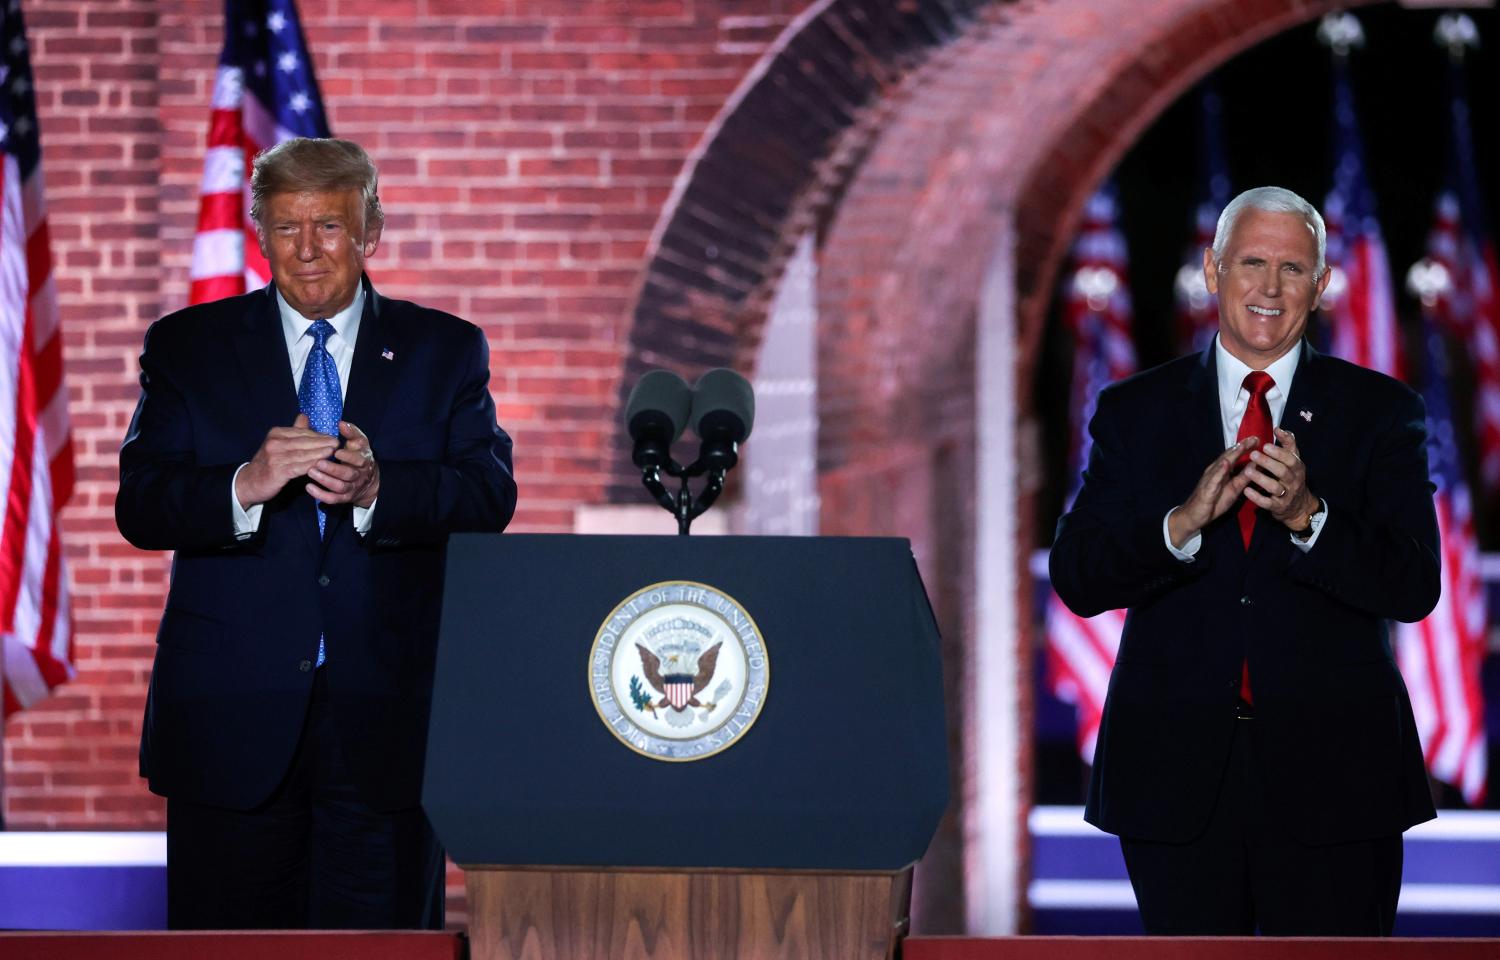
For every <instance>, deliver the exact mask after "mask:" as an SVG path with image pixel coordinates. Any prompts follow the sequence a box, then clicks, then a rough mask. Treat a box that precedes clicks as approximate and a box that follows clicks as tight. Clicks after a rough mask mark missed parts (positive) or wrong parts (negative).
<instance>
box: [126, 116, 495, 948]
mask: <svg viewBox="0 0 1500 960" xmlns="http://www.w3.org/2000/svg"><path fill="white" fill-rule="evenodd" d="M377 188H378V180H377V174H376V169H375V165H374V163H373V162H371V160H370V158H369V157H368V156H367V155H366V154H365V151H364V150H363V149H361V148H360V147H359V145H358V144H355V143H351V142H349V141H346V140H310V139H296V140H290V141H287V142H285V143H282V144H279V145H278V146H276V147H273V148H271V149H270V150H267V151H265V152H264V153H262V154H261V155H260V156H259V157H257V158H256V160H255V167H254V173H253V175H252V179H251V192H252V208H251V212H252V217H253V219H254V221H255V229H256V234H257V236H258V238H259V243H260V249H261V252H262V253H264V254H265V257H266V259H267V261H268V262H269V264H270V269H271V277H272V282H271V284H269V285H268V286H267V287H266V288H265V289H263V290H258V291H255V292H253V293H247V294H245V295H243V296H239V297H232V298H229V299H225V300H220V301H217V302H214V303H208V304H201V305H198V306H193V307H189V308H187V309H185V310H181V311H179V312H177V313H174V314H171V315H169V316H167V317H164V318H162V319H161V320H159V321H157V322H156V323H155V324H153V325H152V326H151V329H150V330H149V331H148V332H147V334H146V341H145V349H144V351H143V352H142V354H141V399H140V403H139V405H138V406H137V408H136V411H135V416H134V418H133V419H132V420H131V424H130V429H129V432H128V434H127V435H126V438H125V443H124V446H123V447H122V449H121V451H120V492H119V496H118V498H117V500H116V504H115V517H116V521H117V523H118V524H119V527H120V532H121V533H122V534H124V536H125V538H126V539H127V540H129V541H130V542H131V543H132V544H134V545H136V546H137V547H140V548H142V549H146V550H173V551H176V555H175V557H174V560H173V567H172V582H171V587H170V589H169V591H168V595H167V599H166V608H165V610H163V612H162V618H161V627H160V629H159V631H158V633H157V652H156V661H155V664H154V666H153V669H152V674H151V688H150V692H149V694H148V698H147V702H146V715H145V723H144V729H143V732H142V736H141V773H142V775H143V776H145V777H147V778H148V780H149V783H150V787H151V789H152V790H153V791H154V792H156V793H159V794H161V795H163V796H165V797H166V798H167V886H168V922H169V924H170V925H171V926H172V927H174V928H296V927H318V928H362V929H378V928H441V927H442V923H443V910H442V902H443V899H442V898H443V872H444V869H443V868H444V857H443V851H442V849H441V847H440V846H439V844H438V843H437V841H436V839H435V838H434V837H433V834H432V828H431V826H430V825H429V824H428V823H427V820H426V817H425V816H424V815H423V813H422V810H421V808H420V806H419V801H420V796H421V776H422V765H423V759H424V751H425V747H426V732H427V716H428V707H429V705H430V701H431V697H432V674H433V665H434V657H435V647H436V642H437V623H438V615H439V603H440V601H441V596H442V580H443V560H444V545H445V543H446V540H447V537H448V535H449V534H450V533H455V532H459V531H499V530H502V529H504V527H505V526H506V524H507V523H508V522H509V520H510V517H511V513H512V511H513V510H514V507H515V498H516V487H515V482H514V480H513V479H512V476H511V457H510V447H511V445H510V438H509V437H507V436H506V434H505V433H504V431H502V430H501V429H500V427H499V425H498V424H497V423H496V420H495V407H494V403H493V401H492V400H491V398H490V394H489V389H488V382H489V348H488V346H487V344H486V342H485V338H484V335H483V334H482V333H481V332H480V330H479V329H478V328H476V327H474V326H473V325H472V324H469V323H466V322H465V321H463V320H460V319H458V318H457V317H453V316H450V315H448V314H445V313H441V312H439V311H436V310H430V309H426V308H423V307H420V306H417V305H415V304H412V303H408V302H405V301H401V300H393V299H389V298H386V297H383V296H381V295H380V294H378V293H377V292H376V291H375V289H374V287H373V286H371V284H370V281H369V279H368V278H367V277H366V276H365V261H366V259H367V258H368V257H370V256H372V255H373V254H374V253H375V251H376V249H377V247H378V246H379V244H380V239H381V230H382V227H383V226H384V214H383V212H382V210H381V207H380V199H379V194H378V189H377Z"/></svg>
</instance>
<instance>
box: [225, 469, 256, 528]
mask: <svg viewBox="0 0 1500 960" xmlns="http://www.w3.org/2000/svg"><path fill="white" fill-rule="evenodd" d="M248 466H250V464H248V463H242V464H240V465H239V468H238V469H237V470H235V471H234V476H233V477H231V478H230V480H229V503H230V506H231V507H232V508H233V509H234V538H235V539H236V540H249V539H250V538H251V537H253V536H255V531H256V530H259V529H260V514H261V511H262V510H263V509H264V508H265V504H262V503H257V504H256V505H255V506H253V507H243V506H240V498H239V497H238V496H236V495H235V492H234V487H235V482H236V481H237V480H239V478H240V470H243V469H245V468H246V467H248Z"/></svg>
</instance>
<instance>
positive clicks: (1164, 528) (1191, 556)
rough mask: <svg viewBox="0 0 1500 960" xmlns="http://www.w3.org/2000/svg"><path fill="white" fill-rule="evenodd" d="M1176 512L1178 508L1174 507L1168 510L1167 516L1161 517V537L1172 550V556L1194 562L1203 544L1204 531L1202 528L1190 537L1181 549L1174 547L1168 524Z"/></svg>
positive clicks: (1183, 560) (1186, 561)
mask: <svg viewBox="0 0 1500 960" xmlns="http://www.w3.org/2000/svg"><path fill="white" fill-rule="evenodd" d="M1176 512H1177V508H1176V507H1173V508H1172V509H1171V510H1168V511H1167V515H1166V516H1164V517H1162V518H1161V539H1162V542H1163V543H1165V544H1166V545H1167V549H1168V550H1170V551H1171V552H1172V556H1174V557H1176V558H1177V559H1178V560H1181V561H1182V562H1183V563H1192V562H1193V561H1194V560H1195V559H1197V556H1198V549H1199V548H1200V547H1202V546H1203V531H1201V530H1200V531H1198V532H1197V533H1195V534H1193V535H1192V536H1191V537H1189V538H1188V542H1187V543H1184V544H1183V545H1182V549H1181V550H1179V549H1177V548H1176V547H1174V546H1173V545H1172V531H1171V529H1170V527H1169V526H1168V525H1169V524H1170V522H1171V520H1172V514H1174V513H1176Z"/></svg>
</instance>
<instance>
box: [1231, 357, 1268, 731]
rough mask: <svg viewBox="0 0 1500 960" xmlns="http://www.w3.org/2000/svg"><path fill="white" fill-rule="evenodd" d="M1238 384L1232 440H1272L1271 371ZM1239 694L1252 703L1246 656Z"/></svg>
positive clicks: (1249, 517) (1246, 525)
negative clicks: (1246, 396)
mask: <svg viewBox="0 0 1500 960" xmlns="http://www.w3.org/2000/svg"><path fill="white" fill-rule="evenodd" d="M1242 386H1243V387H1244V388H1245V389H1246V390H1249V391H1250V402H1249V404H1247V405H1246V407H1245V416H1244V419H1242V420H1241V421H1240V435H1239V437H1237V438H1236V440H1244V439H1245V438H1246V437H1257V438H1259V440H1260V444H1259V445H1258V446H1257V449H1259V446H1263V445H1265V444H1267V443H1270V442H1271V441H1272V433H1271V405H1270V404H1269V403H1267V402H1266V393H1267V392H1268V391H1269V390H1270V389H1271V388H1272V387H1274V386H1276V381H1275V380H1272V379H1271V375H1270V374H1269V373H1266V372H1265V371H1263V370H1252V371H1250V372H1249V373H1248V374H1246V375H1245V382H1244V383H1243V384H1242ZM1249 462H1250V451H1248V450H1247V451H1245V453H1244V454H1242V455H1241V456H1240V459H1239V462H1238V463H1236V464H1235V466H1236V467H1242V466H1244V465H1245V464H1247V463H1249ZM1255 510H1256V507H1255V504H1253V503H1251V502H1250V501H1249V500H1246V501H1245V502H1244V503H1242V504H1240V513H1239V521H1240V539H1242V540H1243V541H1244V542H1245V549H1246V550H1249V549H1250V536H1251V534H1253V533H1254V532H1255ZM1240 698H1241V699H1243V700H1244V701H1245V702H1246V703H1254V702H1255V701H1254V700H1253V699H1252V698H1251V696H1250V661H1249V660H1246V661H1245V663H1244V665H1243V666H1242V667H1241V668H1240Z"/></svg>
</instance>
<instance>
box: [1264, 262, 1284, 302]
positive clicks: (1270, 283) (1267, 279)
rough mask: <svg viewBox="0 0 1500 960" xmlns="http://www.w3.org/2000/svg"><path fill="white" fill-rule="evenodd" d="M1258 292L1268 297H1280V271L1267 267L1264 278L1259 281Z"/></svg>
mask: <svg viewBox="0 0 1500 960" xmlns="http://www.w3.org/2000/svg"><path fill="white" fill-rule="evenodd" d="M1260 292H1261V293H1264V294H1265V295H1266V296H1268V297H1279V296H1281V271H1280V270H1277V269H1276V268H1275V267H1267V268H1266V270H1265V276H1263V277H1261V280H1260Z"/></svg>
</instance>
